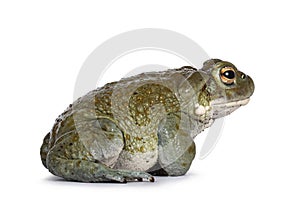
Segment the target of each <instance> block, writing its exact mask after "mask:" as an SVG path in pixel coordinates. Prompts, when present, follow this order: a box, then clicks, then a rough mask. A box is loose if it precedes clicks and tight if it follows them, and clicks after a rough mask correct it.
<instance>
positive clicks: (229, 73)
mask: <svg viewBox="0 0 300 200" xmlns="http://www.w3.org/2000/svg"><path fill="white" fill-rule="evenodd" d="M223 75H224V76H225V77H226V78H228V79H234V77H235V74H234V71H232V70H228V71H226V72H224V74H223Z"/></svg>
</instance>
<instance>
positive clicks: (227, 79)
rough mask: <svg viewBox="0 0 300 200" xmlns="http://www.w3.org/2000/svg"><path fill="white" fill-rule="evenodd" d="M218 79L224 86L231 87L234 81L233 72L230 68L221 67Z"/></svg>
mask: <svg viewBox="0 0 300 200" xmlns="http://www.w3.org/2000/svg"><path fill="white" fill-rule="evenodd" d="M220 78H221V80H222V82H223V83H225V84H226V85H231V84H233V83H234V81H235V71H234V69H233V68H232V67H223V68H222V69H221V71H220Z"/></svg>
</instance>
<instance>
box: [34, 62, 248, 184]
mask: <svg viewBox="0 0 300 200" xmlns="http://www.w3.org/2000/svg"><path fill="white" fill-rule="evenodd" d="M224 65H227V66H232V67H234V66H233V65H232V64H231V63H228V62H224V61H221V60H217V59H214V60H209V61H207V62H205V63H204V67H203V68H202V69H201V70H197V69H195V68H193V67H182V68H180V69H173V70H167V71H163V72H151V73H143V74H139V75H137V76H133V77H129V78H126V79H122V80H120V81H119V82H113V83H109V84H106V85H105V86H103V87H101V88H97V89H96V90H93V91H91V92H89V93H88V94H86V95H85V96H83V97H81V98H79V99H78V100H76V101H75V102H74V103H73V104H72V105H70V106H69V107H68V108H67V109H66V111H65V112H64V113H62V114H61V115H60V116H59V117H58V118H57V119H56V122H55V124H54V126H53V128H52V130H51V132H50V133H48V134H47V135H46V137H45V139H44V142H43V144H42V147H41V151H40V152H41V159H42V162H43V164H44V166H45V167H46V168H48V169H49V171H50V172H51V173H53V174H54V175H57V176H60V177H63V178H65V179H67V180H74V181H83V182H127V181H154V178H153V176H152V175H169V176H179V175H184V174H185V173H186V172H187V171H188V169H189V168H190V165H191V163H192V161H193V159H194V156H195V144H194V142H193V138H194V137H195V136H196V135H197V134H199V133H200V132H201V131H203V130H204V129H205V128H207V127H209V126H210V125H211V124H212V122H213V120H214V119H216V118H218V117H221V116H224V115H226V114H229V113H231V112H232V111H233V110H235V109H236V108H237V107H239V106H240V105H235V106H232V104H230V107H226V103H228V102H238V101H239V100H243V99H247V98H249V97H250V96H251V95H252V93H253V91H254V84H253V81H252V80H251V78H250V77H249V76H247V77H246V78H245V77H244V78H243V79H242V78H241V75H242V73H241V72H239V71H238V70H237V69H236V68H235V67H234V68H235V69H236V76H237V79H236V81H235V84H234V85H230V86H229V85H225V84H224V83H222V82H221V81H220V76H219V73H220V68H221V67H222V66H224ZM215 103H216V104H215ZM220 103H221V104H220ZM214 105H216V106H214ZM197 106H202V107H205V108H206V110H205V112H204V113H200V114H199V112H195V108H196V107H197Z"/></svg>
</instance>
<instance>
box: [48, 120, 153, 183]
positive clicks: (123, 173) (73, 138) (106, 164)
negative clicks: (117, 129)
mask: <svg viewBox="0 0 300 200" xmlns="http://www.w3.org/2000/svg"><path fill="white" fill-rule="evenodd" d="M105 123H106V125H107V122H105ZM86 127H88V126H86ZM106 128H107V127H106ZM86 131H89V136H88V140H92V142H91V141H89V142H90V143H88V144H90V145H87V144H84V142H82V140H84V139H81V137H79V134H78V133H77V132H76V131H71V132H69V133H66V134H64V135H63V136H62V137H61V138H59V139H58V140H57V141H56V143H55V145H54V146H53V147H52V148H51V149H50V150H49V153H48V155H47V163H46V165H47V168H48V169H49V171H50V172H51V173H53V174H54V175H57V176H59V177H63V178H65V179H67V180H74V181H82V182H127V181H153V180H154V179H153V177H152V176H151V175H150V174H148V173H146V172H138V171H130V170H119V169H112V168H111V167H110V166H111V165H113V163H112V160H115V159H114V157H118V154H119V152H120V151H121V150H122V148H123V138H119V139H118V137H117V138H116V139H115V140H120V143H119V144H120V145H119V146H118V145H117V146H113V145H112V144H110V143H109V141H110V140H111V139H109V140H107V141H105V138H106V139H107V137H106V136H107V134H108V132H107V131H104V130H99V129H98V130H97V131H96V132H94V131H93V130H86ZM108 135H109V138H110V137H113V136H112V132H109V134H108ZM100 139H101V142H98V143H97V141H99V140H100ZM103 140H104V141H103ZM115 140H113V142H114V144H116V143H118V142H117V141H115ZM86 142H87V141H86ZM121 144H122V145H121ZM93 145H95V146H93ZM96 148H97V150H98V151H99V152H98V156H97V155H96V156H95V155H92V154H91V151H92V150H93V149H94V150H95V149H96ZM101 156H102V158H101ZM107 156H111V158H108V157H107ZM95 157H97V159H96V158H95ZM105 158H106V159H105Z"/></svg>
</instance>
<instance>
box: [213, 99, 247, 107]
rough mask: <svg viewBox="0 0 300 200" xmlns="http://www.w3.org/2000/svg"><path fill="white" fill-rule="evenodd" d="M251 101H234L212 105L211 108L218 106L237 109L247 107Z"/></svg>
mask: <svg viewBox="0 0 300 200" xmlns="http://www.w3.org/2000/svg"><path fill="white" fill-rule="evenodd" d="M249 101H250V98H247V99H243V100H239V101H232V102H226V103H216V104H214V103H212V104H211V106H213V107H214V106H217V107H237V106H244V105H247V104H248V103H249Z"/></svg>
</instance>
